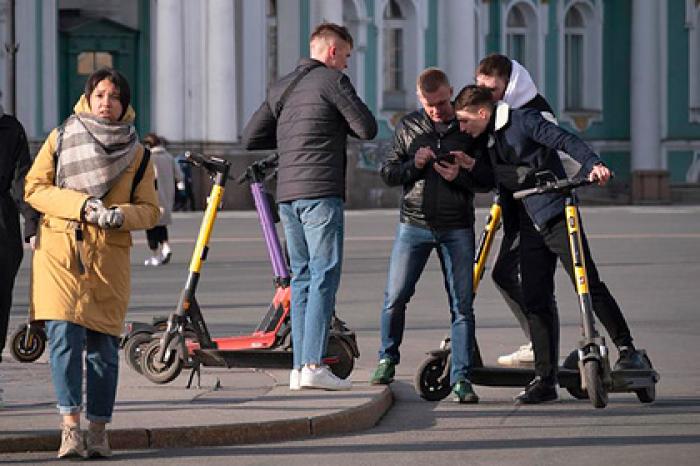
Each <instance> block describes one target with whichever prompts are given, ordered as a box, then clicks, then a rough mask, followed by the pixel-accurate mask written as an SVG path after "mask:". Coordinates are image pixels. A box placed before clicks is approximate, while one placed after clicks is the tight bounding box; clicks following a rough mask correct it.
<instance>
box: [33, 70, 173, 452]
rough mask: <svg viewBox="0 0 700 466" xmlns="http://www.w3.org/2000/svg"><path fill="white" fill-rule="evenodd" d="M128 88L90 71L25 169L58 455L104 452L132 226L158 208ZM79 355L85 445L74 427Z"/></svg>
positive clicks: (113, 74) (108, 74) (151, 219)
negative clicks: (33, 213) (58, 421)
mask: <svg viewBox="0 0 700 466" xmlns="http://www.w3.org/2000/svg"><path fill="white" fill-rule="evenodd" d="M129 100H130V89H129V84H128V82H127V81H126V79H125V78H124V77H123V76H122V75H121V74H120V73H119V72H117V71H115V70H113V69H109V68H103V69H100V70H97V71H95V72H94V73H93V74H92V75H91V76H90V77H89V78H88V80H87V82H86V84H85V94H84V95H83V96H82V97H81V98H80V100H79V101H78V103H77V104H76V105H75V107H74V109H73V110H74V113H73V114H72V115H71V116H70V117H69V118H68V119H67V120H66V121H65V122H64V124H63V125H62V126H61V127H60V128H57V129H55V130H54V131H52V132H51V134H50V135H49V137H48V139H47V140H46V142H45V143H44V145H43V147H42V148H41V150H40V152H39V154H38V155H37V157H36V160H35V162H34V164H33V165H32V168H31V170H30V171H29V173H28V174H27V178H26V186H25V199H26V201H27V202H28V203H29V204H30V205H31V206H32V207H34V208H35V209H36V210H38V211H39V212H41V213H42V214H43V216H42V219H41V225H40V229H39V234H38V238H37V241H36V249H35V252H34V258H33V263H32V280H33V287H32V304H33V312H34V315H33V318H34V319H35V320H43V321H46V329H47V333H48V338H49V347H50V364H51V376H52V380H53V384H54V388H55V391H56V397H57V399H58V409H59V413H60V415H61V416H62V436H61V448H60V449H59V452H58V456H59V458H62V457H66V456H109V455H111V450H110V448H109V444H108V441H107V435H106V432H105V424H106V423H108V422H110V421H111V419H112V410H113V408H114V400H115V397H116V389H117V377H118V367H119V360H118V337H119V334H120V332H121V330H122V326H123V323H124V318H125V316H126V310H127V305H128V302H129V296H130V261H129V253H130V247H131V233H130V231H131V230H138V229H146V228H151V227H152V226H153V225H155V224H156V222H157V221H158V217H159V216H160V211H159V208H158V197H157V194H156V191H155V186H154V173H153V166H152V164H151V163H148V164H147V165H146V170H145V172H144V174H143V179H142V180H140V182H138V183H135V180H134V178H135V175H136V172H137V171H138V169H139V166H140V164H141V161H142V158H143V156H144V149H143V147H142V146H141V145H140V144H139V142H138V136H137V134H136V129H135V128H134V124H133V123H134V111H133V109H132V108H131V107H130V106H129ZM83 350H85V352H86V358H85V359H86V361H85V365H86V372H87V381H86V394H87V395H86V404H87V409H86V417H87V419H88V421H90V425H89V428H88V432H87V439H86V443H87V449H86V448H85V446H84V443H83V437H82V433H81V431H80V411H81V409H82V405H83V403H82V377H83Z"/></svg>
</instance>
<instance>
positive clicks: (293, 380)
mask: <svg viewBox="0 0 700 466" xmlns="http://www.w3.org/2000/svg"><path fill="white" fill-rule="evenodd" d="M300 383H301V369H292V370H291V371H289V389H290V390H301V385H300Z"/></svg>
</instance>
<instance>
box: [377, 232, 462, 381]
mask: <svg viewBox="0 0 700 466" xmlns="http://www.w3.org/2000/svg"><path fill="white" fill-rule="evenodd" d="M433 249H437V252H438V257H439V258H440V266H441V267H442V275H443V277H444V279H445V290H447V296H448V300H449V306H450V314H451V318H452V331H451V341H452V367H451V370H450V381H451V383H453V384H454V383H456V382H457V381H459V380H461V379H469V371H470V369H471V359H472V353H473V351H474V309H473V308H472V299H473V296H472V292H473V281H474V276H473V273H474V272H473V270H474V230H473V229H471V228H470V229H457V230H445V231H435V230H429V229H427V228H420V227H416V226H413V225H407V224H405V223H399V226H398V228H397V231H396V239H395V240H394V247H393V249H392V251H391V259H390V261H389V276H388V278H387V284H386V291H385V292H384V308H383V309H382V316H381V338H382V347H381V350H380V351H379V358H380V359H390V360H391V361H393V362H394V363H396V364H398V363H399V361H400V357H401V355H400V353H399V346H400V345H401V341H402V340H403V332H404V327H405V322H406V304H408V302H409V301H410V299H411V297H412V296H413V294H414V293H415V291H416V283H417V282H418V279H419V278H420V275H421V273H422V272H423V269H424V268H425V264H426V263H427V261H428V258H429V257H430V253H431V252H432V251H433Z"/></svg>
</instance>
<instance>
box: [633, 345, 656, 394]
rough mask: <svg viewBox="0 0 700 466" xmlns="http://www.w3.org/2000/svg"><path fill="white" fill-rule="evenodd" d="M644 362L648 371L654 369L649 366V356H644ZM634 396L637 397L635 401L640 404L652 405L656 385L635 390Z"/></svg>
mask: <svg viewBox="0 0 700 466" xmlns="http://www.w3.org/2000/svg"><path fill="white" fill-rule="evenodd" d="M644 362H645V363H646V364H647V366H648V367H649V369H653V368H654V367H653V366H652V365H651V360H650V359H649V356H647V355H646V354H645V355H644ZM635 394H636V395H637V399H638V400H639V401H640V402H642V403H653V402H654V400H656V383H652V384H651V385H649V387H648V388H641V389H639V390H635Z"/></svg>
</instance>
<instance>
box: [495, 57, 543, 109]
mask: <svg viewBox="0 0 700 466" xmlns="http://www.w3.org/2000/svg"><path fill="white" fill-rule="evenodd" d="M511 62H512V64H513V68H512V71H511V72H510V80H508V86H506V92H505V93H504V94H503V101H504V102H505V103H507V104H508V105H509V106H510V107H511V108H520V107H522V106H523V105H525V104H526V103H528V102H529V101H531V100H532V99H534V98H535V96H536V95H537V87H536V86H535V83H534V81H533V80H532V77H531V76H530V73H529V72H528V71H527V70H526V69H525V67H523V66H522V65H521V64H520V63H518V62H517V61H516V60H511Z"/></svg>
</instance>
